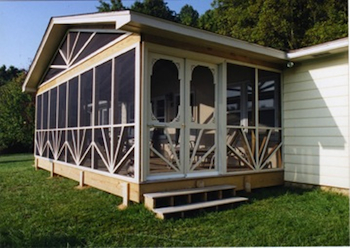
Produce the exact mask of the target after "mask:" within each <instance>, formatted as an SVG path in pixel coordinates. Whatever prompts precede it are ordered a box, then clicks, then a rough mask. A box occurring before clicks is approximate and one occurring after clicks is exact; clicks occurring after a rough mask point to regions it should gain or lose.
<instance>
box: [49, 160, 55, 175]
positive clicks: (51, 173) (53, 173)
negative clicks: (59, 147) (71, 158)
mask: <svg viewBox="0 0 350 248" xmlns="http://www.w3.org/2000/svg"><path fill="white" fill-rule="evenodd" d="M54 170H55V163H53V162H51V171H50V177H51V178H52V177H54V176H55V172H54Z"/></svg>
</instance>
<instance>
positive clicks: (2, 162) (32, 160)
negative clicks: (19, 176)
mask: <svg viewBox="0 0 350 248" xmlns="http://www.w3.org/2000/svg"><path fill="white" fill-rule="evenodd" d="M18 162H34V159H28V158H26V159H17V160H6V161H2V160H0V164H11V163H18Z"/></svg>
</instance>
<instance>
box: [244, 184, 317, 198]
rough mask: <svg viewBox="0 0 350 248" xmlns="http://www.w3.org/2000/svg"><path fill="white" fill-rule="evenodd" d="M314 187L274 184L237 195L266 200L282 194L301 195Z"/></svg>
mask: <svg viewBox="0 0 350 248" xmlns="http://www.w3.org/2000/svg"><path fill="white" fill-rule="evenodd" d="M314 190H316V189H314V188H310V189H305V188H298V187H289V186H275V187H269V188H261V189H253V190H252V192H251V193H247V192H245V191H239V192H237V195H239V196H242V197H247V198H249V200H250V201H251V202H253V201H258V200H266V199H269V198H276V197H279V196H284V195H303V194H305V193H309V192H311V191H314Z"/></svg>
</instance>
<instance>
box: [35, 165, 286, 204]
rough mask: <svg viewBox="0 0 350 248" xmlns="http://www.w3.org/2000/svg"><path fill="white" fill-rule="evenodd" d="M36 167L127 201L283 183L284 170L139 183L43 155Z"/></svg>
mask: <svg viewBox="0 0 350 248" xmlns="http://www.w3.org/2000/svg"><path fill="white" fill-rule="evenodd" d="M35 167H36V168H40V169H44V170H47V171H49V172H50V173H51V176H55V175H60V176H63V177H66V178H70V179H72V180H75V181H77V182H78V183H79V185H80V186H84V185H88V186H91V187H94V188H97V189H100V190H102V191H106V192H108V193H111V194H114V195H117V196H120V197H123V198H124V203H125V204H127V202H128V201H132V202H143V201H144V194H147V193H155V192H160V191H172V190H181V189H194V188H198V187H204V186H205V187H210V186H217V185H224V184H228V185H235V186H236V190H237V191H240V190H245V189H247V190H249V189H255V188H264V187H270V186H277V185H283V184H284V171H283V170H263V171H260V172H256V171H246V172H237V173H238V174H227V175H220V176H215V177H201V178H178V179H171V180H170V179H167V180H157V181H155V180H154V181H147V182H141V183H139V184H138V183H135V182H130V181H128V180H123V179H121V178H117V177H115V176H111V175H109V174H108V173H105V172H103V171H93V170H91V169H87V168H86V167H83V166H82V167H75V166H69V165H66V164H63V163H59V162H50V161H49V160H47V159H42V158H35Z"/></svg>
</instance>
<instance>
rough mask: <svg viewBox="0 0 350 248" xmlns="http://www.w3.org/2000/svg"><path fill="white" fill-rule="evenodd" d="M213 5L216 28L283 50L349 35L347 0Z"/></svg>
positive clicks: (244, 0)
mask: <svg viewBox="0 0 350 248" xmlns="http://www.w3.org/2000/svg"><path fill="white" fill-rule="evenodd" d="M212 6H213V12H212V13H211V19H210V20H209V21H210V22H211V23H212V24H211V25H210V28H212V27H215V28H216V30H215V32H217V33H219V34H223V35H228V36H231V37H234V38H238V39H242V40H245V41H248V42H253V43H257V44H260V45H264V46H269V47H274V48H277V49H281V50H291V49H297V48H300V47H303V46H310V45H314V44H318V43H322V42H326V41H330V40H334V39H338V38H342V37H346V36H347V30H348V29H347V23H348V21H347V19H348V17H347V8H348V6H347V3H346V1H344V0H341V1H339V0H318V1H315V0H235V1H231V0H214V2H213V5H212ZM211 31H213V30H211Z"/></svg>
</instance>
